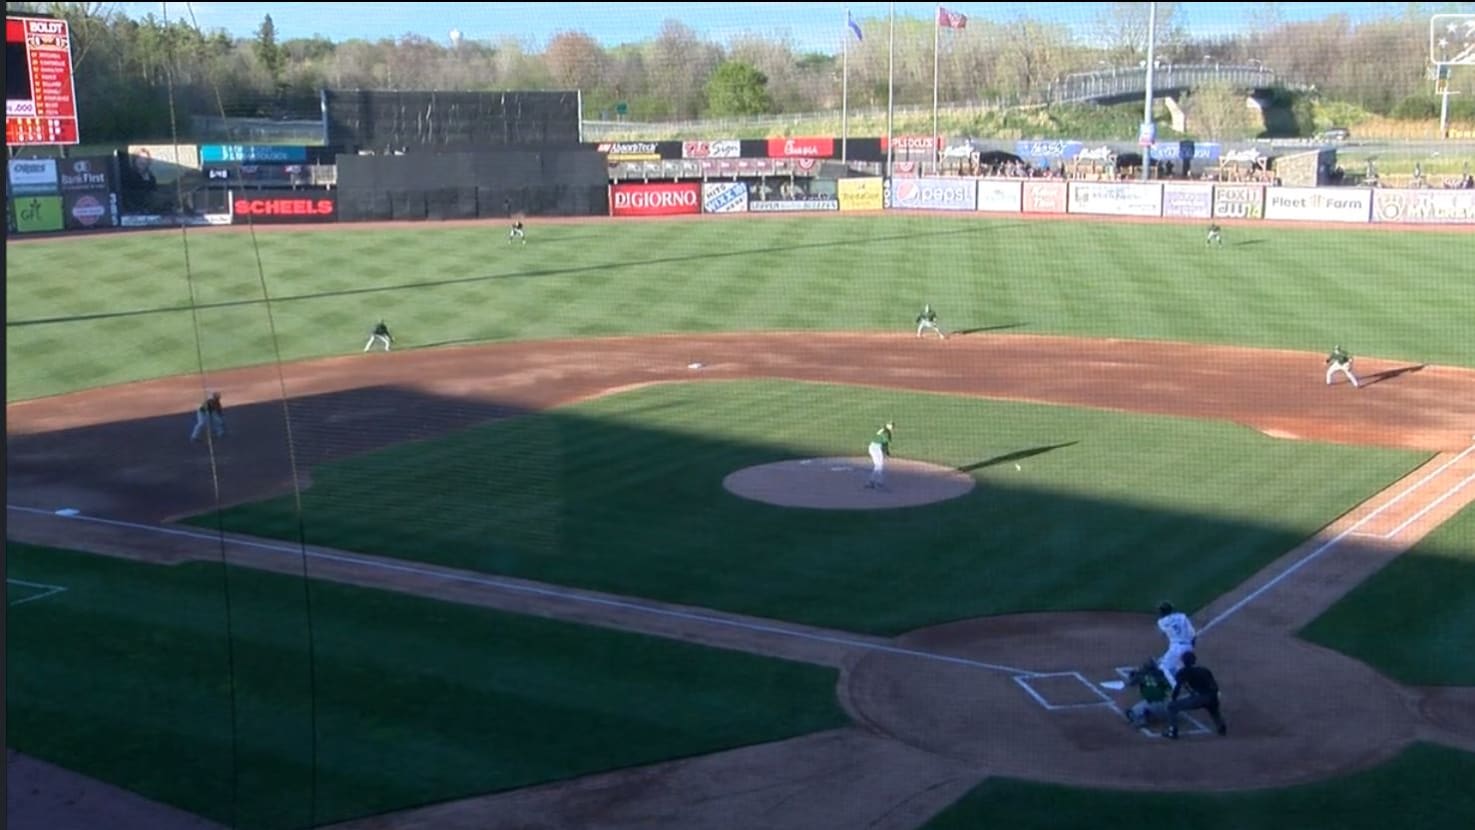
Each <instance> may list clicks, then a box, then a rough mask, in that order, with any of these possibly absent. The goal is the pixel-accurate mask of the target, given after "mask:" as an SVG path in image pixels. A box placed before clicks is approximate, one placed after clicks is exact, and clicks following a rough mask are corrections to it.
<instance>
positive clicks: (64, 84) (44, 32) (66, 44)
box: [5, 15, 79, 147]
mask: <svg viewBox="0 0 1475 830" xmlns="http://www.w3.org/2000/svg"><path fill="white" fill-rule="evenodd" d="M78 141H79V138H78V133H77V96H76V90H75V88H74V87H73V85H72V37H71V31H70V29H69V28H68V27H67V22H66V21H65V20H59V19H57V18H50V17H29V16H11V15H6V16H5V144H6V145H7V146H11V147H16V146H20V147H24V146H30V145H47V144H77V143H78Z"/></svg>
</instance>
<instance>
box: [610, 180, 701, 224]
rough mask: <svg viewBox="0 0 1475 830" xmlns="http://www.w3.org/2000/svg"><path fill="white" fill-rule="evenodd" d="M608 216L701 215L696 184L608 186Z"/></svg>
mask: <svg viewBox="0 0 1475 830" xmlns="http://www.w3.org/2000/svg"><path fill="white" fill-rule="evenodd" d="M609 211H610V215H611V216H676V215H679V214H687V213H701V212H702V186H701V184H700V183H698V182H673V183H664V184H615V185H610V198H609Z"/></svg>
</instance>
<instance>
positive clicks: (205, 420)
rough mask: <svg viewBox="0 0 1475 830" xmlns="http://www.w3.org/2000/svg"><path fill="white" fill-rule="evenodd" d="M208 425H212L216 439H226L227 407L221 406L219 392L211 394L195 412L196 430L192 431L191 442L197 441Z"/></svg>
mask: <svg viewBox="0 0 1475 830" xmlns="http://www.w3.org/2000/svg"><path fill="white" fill-rule="evenodd" d="M206 424H209V425H210V431H211V432H213V433H215V437H216V438H224V437H225V407H223V406H221V404H220V393H219V392H211V393H210V397H208V398H206V399H205V402H204V403H202V404H200V406H199V408H198V409H196V410H195V428H194V429H193V430H191V431H190V434H189V440H191V441H194V440H197V439H198V438H199V437H200V430H203V429H204V428H205V425H206Z"/></svg>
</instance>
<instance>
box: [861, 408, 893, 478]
mask: <svg viewBox="0 0 1475 830" xmlns="http://www.w3.org/2000/svg"><path fill="white" fill-rule="evenodd" d="M895 428H896V425H895V424H893V423H892V422H890V421H887V422H886V424H885V425H884V426H882V427H881V428H880V429H878V430H876V434H875V435H874V436H872V437H871V444H870V446H869V447H867V451H868V452H869V453H870V454H871V477H870V479H868V480H867V481H866V489H868V490H878V489H881V488H882V487H884V486H885V484H886V459H887V458H889V457H890V456H891V431H892V430H893V429H895Z"/></svg>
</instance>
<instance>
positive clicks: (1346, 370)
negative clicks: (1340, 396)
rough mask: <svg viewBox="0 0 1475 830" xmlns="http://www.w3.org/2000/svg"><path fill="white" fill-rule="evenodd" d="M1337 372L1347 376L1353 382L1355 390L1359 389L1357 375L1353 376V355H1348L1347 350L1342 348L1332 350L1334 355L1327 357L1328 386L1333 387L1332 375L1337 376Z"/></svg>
mask: <svg viewBox="0 0 1475 830" xmlns="http://www.w3.org/2000/svg"><path fill="white" fill-rule="evenodd" d="M1337 372H1341V373H1342V374H1344V375H1346V376H1347V379H1348V380H1350V381H1352V386H1353V388H1354V389H1355V388H1357V387H1358V385H1359V384H1358V383H1357V375H1354V374H1352V355H1350V354H1347V350H1346V349H1344V348H1342V347H1341V346H1338V347H1336V348H1335V349H1332V353H1331V354H1329V355H1327V356H1326V385H1327V386H1331V385H1332V375H1334V374H1336V373H1337Z"/></svg>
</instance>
